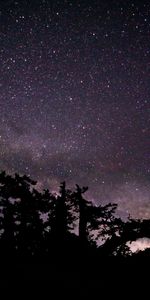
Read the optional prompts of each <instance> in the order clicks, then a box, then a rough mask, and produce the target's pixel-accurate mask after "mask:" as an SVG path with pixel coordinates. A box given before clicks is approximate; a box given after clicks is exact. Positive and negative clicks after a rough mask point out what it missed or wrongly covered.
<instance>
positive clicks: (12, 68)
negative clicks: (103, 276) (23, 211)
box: [0, 0, 150, 218]
mask: <svg viewBox="0 0 150 300" xmlns="http://www.w3.org/2000/svg"><path fill="white" fill-rule="evenodd" d="M0 116H1V126H0V169H1V170H3V169H5V170H6V171H8V172H11V173H14V172H19V173H21V174H24V173H25V174H29V175H30V176H31V177H32V178H34V179H37V180H38V181H39V185H41V186H46V187H49V188H51V189H56V186H58V185H59V183H60V182H61V181H62V180H66V182H67V183H68V185H69V186H73V185H75V183H78V184H80V185H88V186H89V194H88V197H90V198H92V199H93V200H94V201H95V202H97V203H106V202H110V201H113V202H117V203H119V212H120V213H121V214H123V215H127V214H128V213H130V214H131V215H133V216H134V217H146V218H147V217H150V197H149V195H150V187H149V179H150V138H149V137H150V134H149V129H150V4H149V3H148V2H146V1H121V0H120V1H113V0H112V1H107V0H106V1H95V0H93V1H87V0H86V1H84V0H82V1H71V0H66V1H63V0H62V1H47V0H43V1H42V0H41V1H33V0H30V1H25V0H24V1H1V2H0Z"/></svg>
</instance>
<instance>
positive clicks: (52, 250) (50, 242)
mask: <svg viewBox="0 0 150 300" xmlns="http://www.w3.org/2000/svg"><path fill="white" fill-rule="evenodd" d="M36 183H37V182H36V181H34V180H32V179H30V177H29V176H26V175H24V176H21V175H19V174H15V175H14V176H12V175H9V174H6V172H5V171H3V172H1V173H0V255H1V257H4V258H10V259H18V258H20V259H22V258H23V259H25V258H28V259H29V258H30V259H34V258H37V259H39V258H45V259H48V258H49V257H50V256H51V255H52V254H53V257H54V256H55V257H56V256H58V255H59V254H61V256H62V255H64V257H68V255H75V256H76V257H79V256H81V255H82V254H83V255H85V254H87V253H88V254H89V255H93V254H94V255H95V254H96V255H98V256H99V257H112V256H117V257H127V256H132V255H133V254H132V253H131V250H130V248H129V244H128V242H131V241H135V240H137V239H138V238H141V237H150V220H133V219H130V218H129V219H128V220H127V221H123V220H122V219H121V218H119V217H117V216H116V209H117V205H116V204H112V203H109V204H107V205H94V203H93V202H92V201H88V200H86V198H85V193H86V191H87V189H88V188H87V187H80V186H79V185H77V184H76V188H75V190H73V191H72V190H70V189H68V188H67V187H66V183H65V182H62V183H61V185H60V191H59V194H55V193H51V192H50V191H49V190H48V189H43V190H42V191H39V190H38V189H37V188H36ZM145 253H147V252H145Z"/></svg>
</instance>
